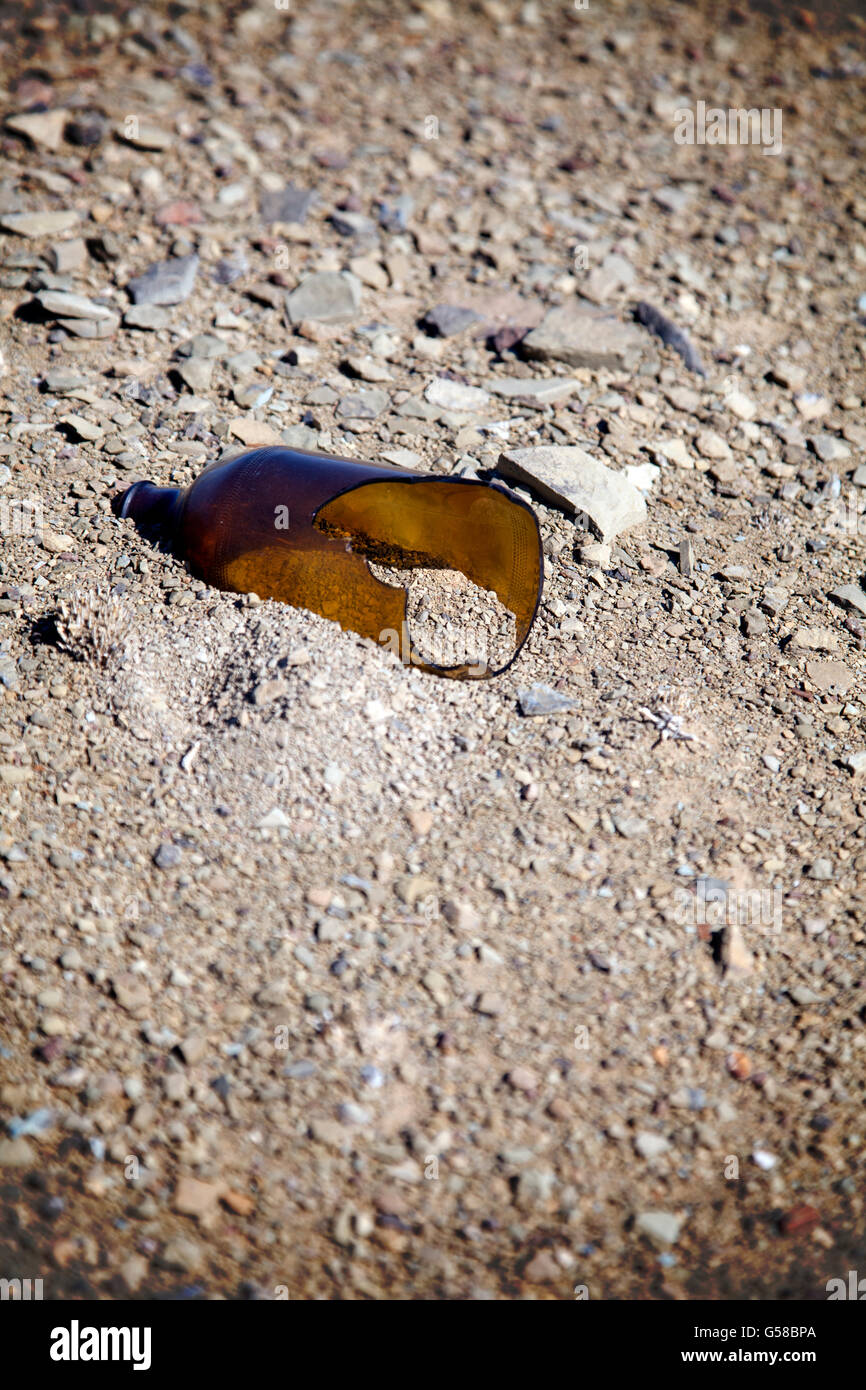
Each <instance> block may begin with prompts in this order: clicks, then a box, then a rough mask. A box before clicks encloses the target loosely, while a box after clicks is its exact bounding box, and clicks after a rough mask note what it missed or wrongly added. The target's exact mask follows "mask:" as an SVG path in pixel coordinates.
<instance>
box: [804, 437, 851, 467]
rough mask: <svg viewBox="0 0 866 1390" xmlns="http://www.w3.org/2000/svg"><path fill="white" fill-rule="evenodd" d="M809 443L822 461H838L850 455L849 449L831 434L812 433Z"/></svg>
mask: <svg viewBox="0 0 866 1390" xmlns="http://www.w3.org/2000/svg"><path fill="white" fill-rule="evenodd" d="M809 443H810V444H811V445H812V448H813V449H814V450H815V453H816V454H817V455H818V457H819V459H821V461H822V462H823V463H840V462H841V461H842V460H843V459H847V458H850V457H851V450H850V449H849V448H848V445H847V444H843V443H842V440H841V439H837V438H836V436H835V435H833V434H813V435H812V437H811V439H810V440H809Z"/></svg>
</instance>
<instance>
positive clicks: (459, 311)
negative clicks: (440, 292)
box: [424, 304, 479, 338]
mask: <svg viewBox="0 0 866 1390" xmlns="http://www.w3.org/2000/svg"><path fill="white" fill-rule="evenodd" d="M478 322H479V316H478V314H476V312H475V310H474V309H467V308H465V307H464V306H463V305H460V304H436V305H435V306H434V307H433V308H432V309H428V311H427V313H426V314H425V315H424V327H425V328H432V329H435V331H436V332H437V333H438V334H439V337H440V338H453V337H454V336H455V335H456V334H458V333H465V331H466V329H467V328H471V327H472V325H473V324H474V323H478Z"/></svg>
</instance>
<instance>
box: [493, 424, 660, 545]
mask: <svg viewBox="0 0 866 1390" xmlns="http://www.w3.org/2000/svg"><path fill="white" fill-rule="evenodd" d="M498 468H499V472H500V473H502V474H504V475H505V476H506V477H509V478H513V479H514V480H515V481H516V482H519V483H522V484H524V486H526V487H529V488H531V489H532V490H533V491H535V492H537V493H538V495H539V497H541V498H542V500H543V501H545V502H548V503H550V504H551V505H552V506H555V507H561V508H563V509H564V510H565V511H567V512H570V513H572V514H573V515H584V516H587V517H589V520H590V522H591V523H592V525H593V527H594V528H595V530H596V531H597V533H598V534H599V536H600V538H601V539H602V540H603V541H606V540H612V539H613V538H614V536H618V535H620V534H621V533H622V532H623V531H628V530H630V529H631V527H633V526H639V525H640V524H641V522H643V521H645V520H646V502H645V501H644V499H643V497H642V495H641V494H640V492H638V490H637V488H636V487H635V486H634V484H633V483H630V482H629V480H628V478H627V477H626V476H625V474H624V473H614V472H613V471H612V470H611V469H610V468H607V467H605V465H604V464H603V463H602V462H601V460H600V459H597V458H593V456H592V455H591V454H588V453H586V452H585V450H583V449H580V448H578V447H577V446H576V445H565V446H558V445H544V446H542V447H541V448H537V449H511V450H509V451H507V452H506V453H503V454H500V456H499V465H498Z"/></svg>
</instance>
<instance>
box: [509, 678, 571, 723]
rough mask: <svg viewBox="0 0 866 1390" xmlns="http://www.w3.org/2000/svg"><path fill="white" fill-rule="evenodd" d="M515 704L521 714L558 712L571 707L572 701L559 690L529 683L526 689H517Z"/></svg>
mask: <svg viewBox="0 0 866 1390" xmlns="http://www.w3.org/2000/svg"><path fill="white" fill-rule="evenodd" d="M517 704H518V707H519V709H520V713H521V714H522V715H527V716H528V715H539V714H558V713H559V712H560V710H565V709H573V708H574V701H573V700H572V698H571V696H570V695H566V694H564V693H563V692H562V691H561V690H553V689H552V688H551V686H549V685H541V684H536V685H531V686H529V688H528V689H527V690H518V692H517Z"/></svg>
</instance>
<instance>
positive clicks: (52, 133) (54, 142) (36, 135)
mask: <svg viewBox="0 0 866 1390" xmlns="http://www.w3.org/2000/svg"><path fill="white" fill-rule="evenodd" d="M68 119H69V112H68V111H33V112H30V111H28V112H27V113H26V114H25V115H23V116H9V117H7V119H6V127H7V129H8V130H14V131H16V132H17V133H18V134H19V135H26V137H27V139H28V140H29V141H30V142H31V144H33V145H41V146H42V148H43V149H46V150H56V149H59V148H60V143H61V141H62V139H63V131H64V129H65V128H66V122H67V121H68Z"/></svg>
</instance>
